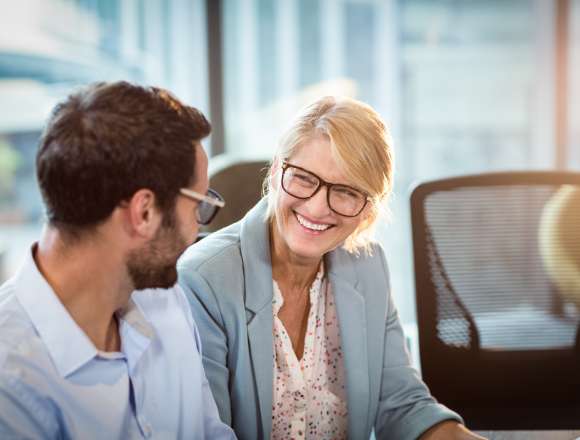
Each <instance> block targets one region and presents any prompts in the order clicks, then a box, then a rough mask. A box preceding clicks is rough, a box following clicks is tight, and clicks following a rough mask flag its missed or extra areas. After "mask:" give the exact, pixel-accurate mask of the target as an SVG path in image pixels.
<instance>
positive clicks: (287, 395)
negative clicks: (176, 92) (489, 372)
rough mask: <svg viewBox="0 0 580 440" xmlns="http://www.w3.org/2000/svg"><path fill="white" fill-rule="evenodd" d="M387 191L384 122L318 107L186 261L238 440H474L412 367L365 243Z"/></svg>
mask: <svg viewBox="0 0 580 440" xmlns="http://www.w3.org/2000/svg"><path fill="white" fill-rule="evenodd" d="M391 184H392V152H391V147H390V140H389V138H388V134H387V130H386V128H385V126H384V124H383V122H382V121H381V118H380V117H379V115H378V114H377V113H376V112H375V111H374V110H372V109H371V108H370V107H368V106H367V105H365V104H362V103H360V102H357V101H354V100H351V99H337V98H331V97H327V98H323V99H321V100H319V101H317V102H315V103H314V104H313V105H311V106H309V107H307V108H306V109H305V110H304V111H303V112H302V113H301V114H300V115H299V116H298V117H297V119H296V120H295V121H294V123H293V124H292V126H291V127H290V129H289V130H288V132H287V133H286V135H285V136H284V137H283V139H282V141H281V144H280V148H279V151H278V152H277V153H276V155H275V157H274V160H273V161H272V165H271V168H270V172H269V176H268V179H267V182H266V184H265V186H266V190H267V196H266V197H265V198H264V199H262V200H261V201H260V202H259V203H258V204H257V205H256V206H255V207H254V208H253V209H252V210H251V211H250V212H249V213H248V214H247V215H246V216H245V217H244V218H243V219H242V220H241V221H240V222H238V223H235V224H233V225H231V226H229V227H227V228H225V229H223V230H221V231H218V232H216V233H214V234H212V235H210V236H209V237H207V238H205V239H204V240H202V241H201V242H200V243H198V244H197V245H195V246H193V247H192V248H190V249H189V250H188V251H187V253H186V255H185V256H184V257H183V258H182V260H181V261H180V264H179V270H180V283H181V285H182V287H184V289H185V290H186V292H187V293H188V294H189V295H188V296H189V297H190V300H191V303H192V310H193V314H194V318H195V320H196V322H197V325H198V326H199V329H200V334H201V337H202V346H203V352H204V366H205V369H206V374H207V377H208V380H209V383H210V385H211V388H212V391H213V393H214V396H215V399H216V402H217V405H218V407H219V411H220V416H221V417H222V419H223V420H224V421H225V422H226V423H228V424H230V425H231V426H232V427H233V428H234V430H235V431H236V434H237V435H238V437H239V438H241V439H252V440H254V439H267V438H274V439H290V438H310V439H319V438H320V439H322V438H329V439H330V438H331V439H339V438H347V437H348V438H349V439H368V438H369V435H370V433H371V431H372V429H373V428H374V429H375V432H376V435H377V438H387V437H388V438H393V439H414V438H417V437H418V436H420V435H421V434H422V433H425V437H424V438H445V439H449V438H479V437H477V436H474V435H471V434H470V433H469V431H467V430H466V429H465V428H463V426H462V425H460V424H459V423H458V422H461V419H460V418H459V416H457V415H456V414H455V413H453V412H451V411H450V410H448V409H447V408H445V407H443V406H441V405H438V404H437V403H436V402H435V401H434V400H433V399H432V398H431V397H430V395H429V392H428V390H427V388H426V387H425V385H424V384H423V383H422V382H421V381H420V379H419V378H418V376H417V373H416V371H415V370H414V369H413V368H412V367H411V366H410V363H409V358H408V355H407V352H406V350H405V347H404V336H403V332H402V330H401V325H400V323H399V320H398V317H397V311H396V309H395V306H394V305H393V303H392V297H391V292H390V287H389V279H388V272H387V265H386V260H385V256H384V253H383V250H382V249H381V247H380V246H379V245H378V244H376V243H374V242H372V241H371V239H370V237H371V231H372V227H373V225H374V223H375V222H376V220H377V216H378V213H379V209H380V206H381V204H382V203H383V202H384V201H385V200H386V199H387V196H388V195H389V192H390V190H391ZM441 422H444V423H441ZM435 425H436V426H435ZM428 436H431V437H428Z"/></svg>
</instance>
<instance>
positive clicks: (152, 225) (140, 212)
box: [126, 188, 161, 238]
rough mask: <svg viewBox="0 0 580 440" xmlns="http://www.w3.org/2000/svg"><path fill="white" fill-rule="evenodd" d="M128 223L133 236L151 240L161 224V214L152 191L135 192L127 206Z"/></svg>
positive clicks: (141, 190)
mask: <svg viewBox="0 0 580 440" xmlns="http://www.w3.org/2000/svg"><path fill="white" fill-rule="evenodd" d="M126 209H127V214H128V222H129V225H130V229H131V231H132V233H133V234H135V235H138V236H141V237H143V238H151V237H153V236H154V235H155V233H156V232H157V228H158V227H159V224H160V223H161V212H160V211H159V209H158V208H157V205H156V198H155V194H154V193H153V191H151V190H150V189H145V188H143V189H140V190H139V191H137V192H135V194H133V196H132V197H131V198H130V199H129V201H128V202H127V205H126Z"/></svg>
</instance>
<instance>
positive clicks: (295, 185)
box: [282, 161, 369, 217]
mask: <svg viewBox="0 0 580 440" xmlns="http://www.w3.org/2000/svg"><path fill="white" fill-rule="evenodd" d="M322 187H326V201H327V203H328V207H329V208H330V209H331V210H332V211H333V212H335V213H336V214H338V215H342V216H344V217H356V216H357V215H359V214H360V213H361V212H362V210H363V209H364V207H365V206H366V205H367V203H368V201H369V196H368V195H367V194H365V193H364V192H362V191H360V190H358V189H356V188H353V187H351V186H348V185H343V184H340V183H330V182H327V181H325V180H324V179H322V178H321V177H319V176H317V175H316V174H314V173H313V172H312V171H308V170H305V169H304V168H301V167H298V166H296V165H292V164H291V163H288V162H286V161H284V162H282V188H283V189H284V191H286V193H288V194H290V195H291V196H292V197H296V198H297V199H303V200H305V199H309V198H311V197H313V196H314V195H315V194H316V193H317V192H318V191H320V188H322Z"/></svg>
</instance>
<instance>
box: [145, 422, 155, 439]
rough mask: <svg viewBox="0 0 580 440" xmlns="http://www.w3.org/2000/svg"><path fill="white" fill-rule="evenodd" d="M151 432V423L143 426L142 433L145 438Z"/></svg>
mask: <svg viewBox="0 0 580 440" xmlns="http://www.w3.org/2000/svg"><path fill="white" fill-rule="evenodd" d="M152 433H153V431H152V430H151V425H145V426H143V435H145V437H147V438H149V437H151V434H152Z"/></svg>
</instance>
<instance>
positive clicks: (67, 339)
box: [16, 244, 97, 377]
mask: <svg viewBox="0 0 580 440" xmlns="http://www.w3.org/2000/svg"><path fill="white" fill-rule="evenodd" d="M35 249H36V244H34V245H33V246H32V249H31V250H30V251H29V252H28V254H27V256H26V258H25V260H24V263H23V264H22V266H21V267H20V269H19V271H18V273H17V275H16V279H17V283H16V286H17V287H16V298H17V299H18V301H19V302H20V304H21V305H22V307H23V309H24V310H25V311H26V313H27V314H28V316H29V318H30V321H31V322H32V324H33V325H34V328H35V329H36V331H37V332H38V334H39V336H40V338H41V339H42V341H43V342H44V345H45V346H46V348H47V350H48V353H49V355H50V357H51V359H52V361H53V363H54V365H55V366H56V369H57V370H58V372H59V374H60V375H61V376H63V377H66V376H68V375H70V374H72V373H73V372H75V371H76V370H78V369H79V368H80V367H82V366H83V365H85V364H86V363H87V362H89V361H90V360H91V359H93V358H94V357H95V356H96V355H97V349H96V348H95V346H94V344H93V343H92V342H91V340H90V339H89V338H88V336H87V335H86V334H85V333H84V332H83V331H82V329H81V328H80V327H79V326H78V325H77V323H76V322H75V321H74V320H73V319H72V317H71V316H70V314H69V313H68V311H67V310H66V308H65V307H64V305H63V304H62V303H61V302H60V299H59V298H58V297H57V296H56V294H55V293H54V290H52V287H51V286H50V285H49V284H48V282H47V281H46V279H45V278H44V277H43V276H42V274H41V273H40V271H39V270H38V267H37V266H36V262H35V261H34V257H33V253H34V251H35Z"/></svg>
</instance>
